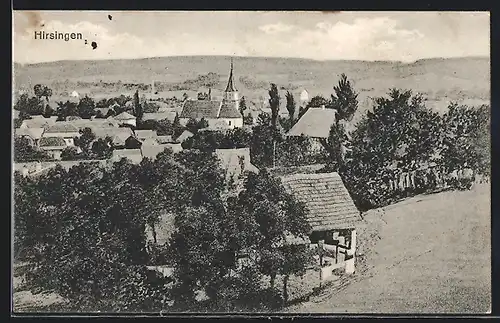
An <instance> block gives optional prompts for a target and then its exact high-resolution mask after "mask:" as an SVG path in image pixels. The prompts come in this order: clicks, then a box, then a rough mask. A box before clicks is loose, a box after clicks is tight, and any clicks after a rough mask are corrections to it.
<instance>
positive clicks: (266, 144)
mask: <svg viewBox="0 0 500 323" xmlns="http://www.w3.org/2000/svg"><path fill="white" fill-rule="evenodd" d="M276 136H277V134H276V131H275V130H274V128H273V127H272V125H271V118H270V117H269V115H268V114H266V113H261V114H260V115H259V117H258V120H257V124H256V125H255V126H253V127H252V138H251V141H250V155H251V159H252V163H254V165H255V166H257V167H258V168H262V167H271V166H272V165H273V155H274V146H273V145H274V138H275V137H276Z"/></svg>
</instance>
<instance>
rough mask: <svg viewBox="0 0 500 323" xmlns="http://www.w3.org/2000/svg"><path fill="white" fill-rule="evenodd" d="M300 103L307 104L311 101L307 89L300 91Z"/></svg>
mask: <svg viewBox="0 0 500 323" xmlns="http://www.w3.org/2000/svg"><path fill="white" fill-rule="evenodd" d="M299 98H300V104H301V105H303V106H305V105H306V104H307V101H309V92H307V90H306V89H304V90H302V92H300V96H299Z"/></svg>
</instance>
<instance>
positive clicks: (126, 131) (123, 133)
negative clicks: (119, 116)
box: [92, 127, 134, 146]
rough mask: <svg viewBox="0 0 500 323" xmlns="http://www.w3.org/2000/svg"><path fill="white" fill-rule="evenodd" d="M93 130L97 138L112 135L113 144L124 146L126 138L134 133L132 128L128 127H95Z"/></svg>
mask: <svg viewBox="0 0 500 323" xmlns="http://www.w3.org/2000/svg"><path fill="white" fill-rule="evenodd" d="M92 130H93V132H94V134H95V136H96V138H106V137H107V136H109V137H111V138H112V139H113V144H114V145H116V146H124V145H125V140H127V139H128V138H129V137H131V136H133V135H134V133H133V131H132V129H130V128H126V127H123V128H115V127H106V128H94V129H92Z"/></svg>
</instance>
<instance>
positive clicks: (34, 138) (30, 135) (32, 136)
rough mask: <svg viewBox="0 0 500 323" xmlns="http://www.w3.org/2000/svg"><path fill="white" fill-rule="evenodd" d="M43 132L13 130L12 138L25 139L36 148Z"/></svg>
mask: <svg viewBox="0 0 500 323" xmlns="http://www.w3.org/2000/svg"><path fill="white" fill-rule="evenodd" d="M44 131H45V129H44V128H17V129H14V136H15V137H24V138H27V139H28V140H29V141H30V144H31V145H32V146H37V145H38V141H39V140H40V138H42V136H43V132H44Z"/></svg>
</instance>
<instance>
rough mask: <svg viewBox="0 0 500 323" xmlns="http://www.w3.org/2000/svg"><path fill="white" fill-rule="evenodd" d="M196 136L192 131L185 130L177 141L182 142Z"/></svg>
mask: <svg viewBox="0 0 500 323" xmlns="http://www.w3.org/2000/svg"><path fill="white" fill-rule="evenodd" d="M192 136H194V134H193V133H192V132H191V131H188V130H184V131H183V132H182V133H181V135H180V136H179V137H177V139H176V140H175V141H177V142H179V143H182V142H183V141H184V140H186V139H188V138H190V137H192Z"/></svg>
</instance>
